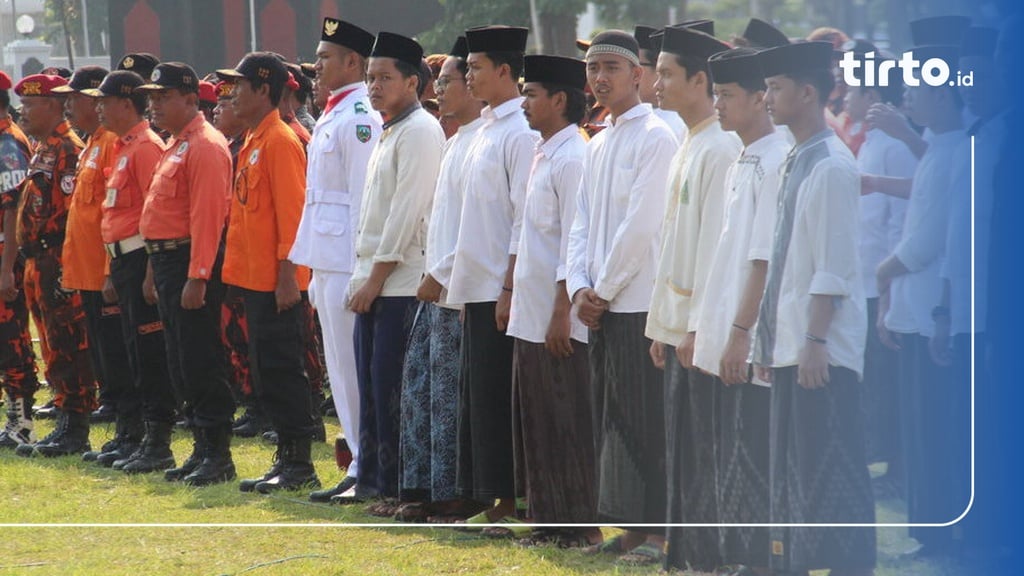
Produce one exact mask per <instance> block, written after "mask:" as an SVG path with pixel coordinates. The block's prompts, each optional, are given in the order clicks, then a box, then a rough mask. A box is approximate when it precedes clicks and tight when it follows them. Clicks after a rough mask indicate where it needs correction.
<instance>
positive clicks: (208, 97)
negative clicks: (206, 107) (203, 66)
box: [199, 80, 217, 104]
mask: <svg viewBox="0 0 1024 576" xmlns="http://www.w3.org/2000/svg"><path fill="white" fill-rule="evenodd" d="M199 101H200V102H206V103H207V104H216V103H217V89H216V88H214V87H213V82H207V81H206V80H200V81H199Z"/></svg>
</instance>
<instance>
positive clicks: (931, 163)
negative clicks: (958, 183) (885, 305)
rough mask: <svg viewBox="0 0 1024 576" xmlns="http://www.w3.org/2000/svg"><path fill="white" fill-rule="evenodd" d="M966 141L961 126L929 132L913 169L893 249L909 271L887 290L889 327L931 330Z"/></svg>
mask: <svg viewBox="0 0 1024 576" xmlns="http://www.w3.org/2000/svg"><path fill="white" fill-rule="evenodd" d="M965 141H966V134H965V133H964V131H963V130H951V131H949V132H944V133H942V134H933V135H932V138H931V141H930V142H929V144H928V150H927V151H926V152H925V154H924V156H922V157H921V161H920V162H919V163H918V165H917V170H916V171H915V172H914V184H913V187H912V188H911V191H910V203H909V205H908V206H907V217H906V220H905V221H904V223H903V236H902V237H901V239H900V242H899V244H898V245H897V246H896V249H895V250H894V251H893V253H894V254H895V255H896V257H897V258H899V260H900V262H902V263H903V265H904V266H906V267H907V270H909V272H908V273H907V274H904V275H902V276H899V277H897V278H896V279H894V280H893V282H892V287H891V288H890V289H889V293H890V300H889V312H888V313H887V314H886V316H885V326H886V328H888V329H889V330H892V331H893V332H899V333H902V334H920V335H922V336H925V337H928V338H931V337H932V335H934V333H935V322H934V320H932V308H934V307H935V306H936V305H937V304H938V303H939V300H940V298H941V296H942V280H941V279H940V278H939V270H940V268H941V267H942V259H943V257H944V256H945V249H946V227H947V226H948V224H949V203H950V190H951V189H952V186H951V185H950V182H951V180H952V176H953V165H954V164H955V158H956V155H957V151H958V150H962V145H963V143H964V142H965Z"/></svg>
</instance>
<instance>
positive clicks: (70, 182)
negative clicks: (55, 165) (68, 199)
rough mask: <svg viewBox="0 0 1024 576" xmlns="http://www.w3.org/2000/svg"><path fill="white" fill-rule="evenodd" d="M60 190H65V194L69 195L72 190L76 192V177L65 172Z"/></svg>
mask: <svg viewBox="0 0 1024 576" xmlns="http://www.w3.org/2000/svg"><path fill="white" fill-rule="evenodd" d="M60 191H61V192H63V193H64V195H65V196H69V195H70V194H71V193H72V192H74V191H75V177H74V176H72V175H71V174H65V175H64V176H61V178H60Z"/></svg>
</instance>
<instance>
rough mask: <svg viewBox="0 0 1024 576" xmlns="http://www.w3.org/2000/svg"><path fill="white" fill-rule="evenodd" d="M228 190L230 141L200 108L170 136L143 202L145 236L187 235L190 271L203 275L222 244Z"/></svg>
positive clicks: (206, 275) (192, 275)
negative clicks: (189, 240)
mask: <svg viewBox="0 0 1024 576" xmlns="http://www.w3.org/2000/svg"><path fill="white" fill-rule="evenodd" d="M230 195H231V153H230V152H229V151H228V143H227V140H226V139H225V138H224V135H223V134H221V133H220V132H219V131H218V130H217V129H216V128H214V127H213V126H211V125H210V123H209V122H207V121H206V119H205V118H204V117H203V115H202V114H197V115H196V117H195V118H193V119H192V120H191V121H190V122H189V123H188V125H187V126H185V128H184V129H183V130H182V131H181V132H180V133H179V134H178V135H177V136H174V137H173V138H171V139H170V141H169V142H168V143H167V148H166V149H165V150H164V153H163V154H162V155H161V156H160V162H159V163H157V166H156V170H155V171H154V173H153V180H152V181H151V182H150V184H149V192H148V193H147V194H146V201H145V203H144V204H143V206H142V217H141V218H140V219H139V232H140V233H141V234H142V237H143V238H145V239H147V240H174V239H178V238H191V239H192V242H191V244H190V245H189V250H190V260H189V268H188V277H189V278H197V279H203V280H207V279H209V278H210V274H211V272H212V271H213V263H214V261H215V260H216V258H217V250H218V248H219V247H220V241H221V233H222V232H223V230H224V221H225V218H226V217H227V213H228V205H229V203H230V197H231V196H230Z"/></svg>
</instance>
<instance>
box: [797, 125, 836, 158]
mask: <svg viewBox="0 0 1024 576" xmlns="http://www.w3.org/2000/svg"><path fill="white" fill-rule="evenodd" d="M835 135H836V133H835V130H832V129H831V128H824V129H822V130H821V131H820V132H818V133H817V134H815V135H814V136H811V137H810V138H808V139H807V141H806V142H802V143H800V144H797V145H796V146H795V147H794V148H793V154H794V155H795V154H799V153H801V152H803V151H804V150H807V149H808V148H810V147H811V146H814V145H815V144H817V143H818V142H821V141H822V140H824V139H826V138H828V137H829V136H835Z"/></svg>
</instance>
